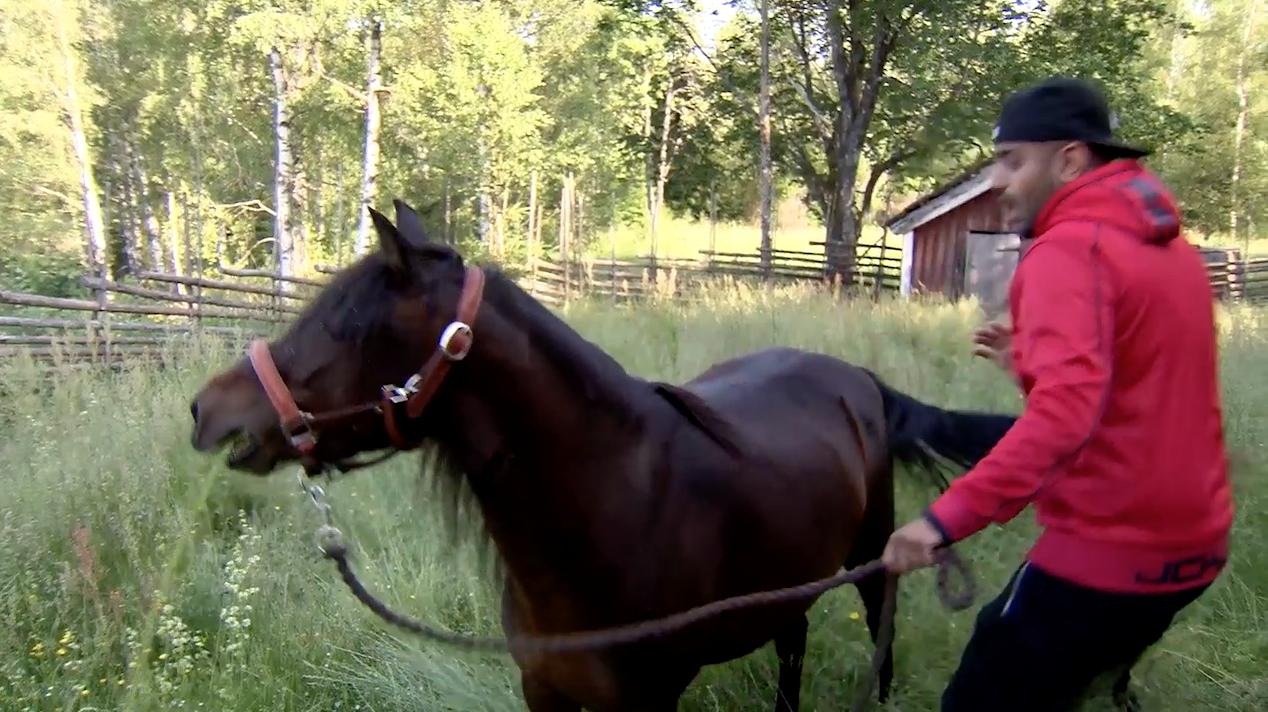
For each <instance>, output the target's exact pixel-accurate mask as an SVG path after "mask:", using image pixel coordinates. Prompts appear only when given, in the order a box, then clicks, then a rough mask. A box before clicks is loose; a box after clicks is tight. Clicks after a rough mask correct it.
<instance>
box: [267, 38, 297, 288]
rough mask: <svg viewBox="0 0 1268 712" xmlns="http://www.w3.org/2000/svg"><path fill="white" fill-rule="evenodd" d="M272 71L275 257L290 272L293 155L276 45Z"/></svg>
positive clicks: (277, 265) (283, 72)
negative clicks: (274, 151)
mask: <svg viewBox="0 0 1268 712" xmlns="http://www.w3.org/2000/svg"><path fill="white" fill-rule="evenodd" d="M269 70H270V71H271V73H272V74H273V135H274V138H275V141H276V153H275V155H274V164H273V213H274V215H273V259H274V267H275V269H276V270H277V272H278V273H279V274H282V275H290V274H291V272H292V262H293V261H294V255H295V248H294V245H293V244H292V242H291V227H292V224H291V223H292V218H291V196H292V193H293V186H292V185H291V183H292V181H293V171H294V159H293V158H292V156H291V114H290V106H289V105H288V103H287V91H288V88H287V81H286V70H285V68H284V67H283V66H282V54H281V52H279V51H278V49H277V48H276V47H274V48H273V49H272V50H271V51H270V52H269Z"/></svg>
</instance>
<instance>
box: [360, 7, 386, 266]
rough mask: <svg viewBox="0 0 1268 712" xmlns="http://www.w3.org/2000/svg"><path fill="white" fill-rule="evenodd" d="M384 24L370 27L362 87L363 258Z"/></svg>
mask: <svg viewBox="0 0 1268 712" xmlns="http://www.w3.org/2000/svg"><path fill="white" fill-rule="evenodd" d="M382 32H383V21H382V20H380V19H378V18H375V19H374V20H373V21H372V24H371V26H370V48H369V52H368V54H369V60H368V64H369V73H368V77H367V79H366V84H365V155H364V157H363V159H362V163H361V207H360V213H359V215H358V223H357V241H356V253H357V255H363V254H365V252H366V250H367V249H369V247H370V210H369V209H370V207H371V206H372V205H373V204H374V193H375V189H376V187H377V183H378V179H379V133H380V131H381V129H382V121H383V119H382V115H381V114H380V112H379V92H382V91H383V78H382V76H381V75H380V72H379V57H380V54H381V53H382V44H383V43H382Z"/></svg>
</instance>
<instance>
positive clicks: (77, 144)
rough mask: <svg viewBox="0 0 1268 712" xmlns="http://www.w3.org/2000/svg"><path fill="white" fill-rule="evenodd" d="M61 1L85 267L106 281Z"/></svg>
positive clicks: (60, 37) (65, 99)
mask: <svg viewBox="0 0 1268 712" xmlns="http://www.w3.org/2000/svg"><path fill="white" fill-rule="evenodd" d="M66 13H67V10H66V8H65V7H64V6H63V5H62V3H61V2H60V0H59V1H58V2H57V5H56V6H55V9H54V13H53V14H54V16H55V17H56V24H57V44H58V49H59V50H60V52H61V54H62V57H61V59H62V70H63V72H64V77H65V79H66V86H65V87H63V88H62V92H61V94H62V97H61V98H62V113H63V116H64V117H65V119H66V125H67V128H68V129H69V130H70V136H71V146H72V147H73V148H74V151H75V161H76V163H78V164H79V189H80V193H81V198H82V200H83V206H84V267H85V269H86V270H87V271H88V273H89V274H90V275H92V276H93V277H95V278H97V279H105V278H106V225H105V221H104V220H103V219H102V217H101V202H100V200H99V199H98V197H97V184H96V181H95V180H94V179H93V173H92V165H93V164H92V155H91V154H90V153H89V150H88V137H87V136H86V134H85V133H84V120H83V115H82V114H81V113H80V108H79V92H78V91H77V89H76V87H77V86H78V84H79V75H78V72H77V71H76V68H75V54H74V51H75V50H74V49H73V48H72V47H71V44H70V39H69V38H68V37H67V29H68V25H69V23H70V19H69V18H67V17H66ZM105 300H106V293H105V292H98V293H97V301H98V303H99V304H101V305H102V306H104V305H105Z"/></svg>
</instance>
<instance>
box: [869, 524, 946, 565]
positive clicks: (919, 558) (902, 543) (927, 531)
mask: <svg viewBox="0 0 1268 712" xmlns="http://www.w3.org/2000/svg"><path fill="white" fill-rule="evenodd" d="M943 543H944V539H943V538H942V534H941V533H939V532H938V530H937V529H935V528H934V526H933V525H932V524H930V523H929V520H927V519H924V518H923V517H922V518H920V519H917V520H915V521H913V522H911V523H909V524H907V525H906V526H904V527H903V528H902V529H899V530H898V531H896V532H894V533H893V535H891V536H890V537H889V543H888V544H886V545H885V553H884V555H883V556H882V557H881V562H882V563H884V564H885V568H886V569H888V570H889V572H890V573H891V574H905V573H907V572H908V571H914V570H916V569H921V568H924V567H926V566H933V565H934V563H935V562H936V559H935V558H934V550H935V549H936V548H938V547H939V546H941V545H942V544H943Z"/></svg>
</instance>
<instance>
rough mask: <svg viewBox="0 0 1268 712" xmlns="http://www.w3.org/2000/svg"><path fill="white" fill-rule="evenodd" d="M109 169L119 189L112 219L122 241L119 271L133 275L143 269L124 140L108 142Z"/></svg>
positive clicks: (122, 273)
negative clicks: (121, 259) (121, 262)
mask: <svg viewBox="0 0 1268 712" xmlns="http://www.w3.org/2000/svg"><path fill="white" fill-rule="evenodd" d="M110 170H111V172H112V173H113V174H114V176H115V182H116V183H117V184H118V186H117V188H116V189H117V190H118V191H120V194H118V195H116V197H115V203H116V208H115V211H114V220H115V223H116V224H117V225H118V226H119V236H120V238H121V239H122V241H123V246H122V247H123V249H122V257H123V264H122V265H121V269H120V270H119V273H120V274H121V275H135V274H136V273H138V272H142V271H144V270H143V267H142V265H141V250H140V247H139V245H140V243H139V242H138V240H137V218H136V201H135V200H134V196H133V190H132V172H131V170H130V162H129V159H128V151H127V142H126V141H111V142H110Z"/></svg>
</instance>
